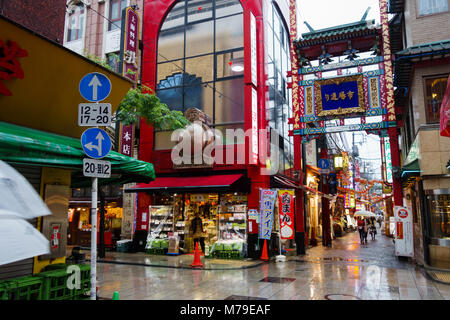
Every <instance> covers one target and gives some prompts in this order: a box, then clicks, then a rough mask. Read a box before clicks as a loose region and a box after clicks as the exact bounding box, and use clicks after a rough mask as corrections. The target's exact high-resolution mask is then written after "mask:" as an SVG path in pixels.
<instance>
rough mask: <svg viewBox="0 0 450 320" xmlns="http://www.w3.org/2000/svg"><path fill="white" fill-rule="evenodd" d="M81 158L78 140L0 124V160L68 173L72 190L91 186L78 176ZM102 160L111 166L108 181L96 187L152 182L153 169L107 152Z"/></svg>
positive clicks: (128, 158)
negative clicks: (57, 169)
mask: <svg viewBox="0 0 450 320" xmlns="http://www.w3.org/2000/svg"><path fill="white" fill-rule="evenodd" d="M86 157H87V156H86V155H85V154H84V152H83V149H82V147H81V142H80V140H79V139H75V138H70V137H65V136H61V135H57V134H53V133H48V132H44V131H39V130H35V129H29V128H25V127H22V126H17V125H13V124H10V123H6V122H1V121H0V159H2V160H4V161H7V162H11V163H17V164H24V165H36V166H42V167H53V168H62V169H71V170H72V179H71V180H72V184H71V187H72V188H78V187H89V186H91V178H88V177H84V176H83V173H82V167H83V158H86ZM102 160H106V161H109V162H111V167H112V171H111V178H109V179H103V178H101V179H99V180H98V183H99V185H106V184H125V183H131V182H150V181H152V180H154V179H155V171H154V169H153V165H152V164H151V163H148V162H144V161H140V160H136V159H134V158H131V157H128V156H125V155H122V154H120V153H117V152H114V151H111V152H110V153H109V154H108V155H107V156H106V157H104V158H103V159H102Z"/></svg>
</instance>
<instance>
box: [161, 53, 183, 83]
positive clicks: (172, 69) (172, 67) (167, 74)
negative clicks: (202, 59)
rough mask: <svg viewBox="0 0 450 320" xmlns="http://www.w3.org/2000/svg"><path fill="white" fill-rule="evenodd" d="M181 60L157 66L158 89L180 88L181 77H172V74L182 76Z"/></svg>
mask: <svg viewBox="0 0 450 320" xmlns="http://www.w3.org/2000/svg"><path fill="white" fill-rule="evenodd" d="M183 64H184V61H183V60H176V61H173V62H166V63H160V64H158V75H157V79H158V80H157V81H158V88H162V89H163V88H171V87H176V86H182V85H183V82H182V81H181V80H182V77H178V78H177V77H172V76H173V75H174V74H180V75H181V74H182V73H183V72H184V69H183Z"/></svg>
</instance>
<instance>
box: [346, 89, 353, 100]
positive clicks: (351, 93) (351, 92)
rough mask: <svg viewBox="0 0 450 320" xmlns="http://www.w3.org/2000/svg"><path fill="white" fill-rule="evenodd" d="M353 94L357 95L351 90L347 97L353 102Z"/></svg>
mask: <svg viewBox="0 0 450 320" xmlns="http://www.w3.org/2000/svg"><path fill="white" fill-rule="evenodd" d="M353 94H355V93H354V92H353V91H351V90H349V91H348V92H347V96H348V98H349V99H350V100H352V98H353Z"/></svg>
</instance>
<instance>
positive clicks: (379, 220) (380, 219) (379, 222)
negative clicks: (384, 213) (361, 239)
mask: <svg viewBox="0 0 450 320" xmlns="http://www.w3.org/2000/svg"><path fill="white" fill-rule="evenodd" d="M382 220H383V219H382V218H381V216H379V217H378V220H377V222H378V228H381V221H382Z"/></svg>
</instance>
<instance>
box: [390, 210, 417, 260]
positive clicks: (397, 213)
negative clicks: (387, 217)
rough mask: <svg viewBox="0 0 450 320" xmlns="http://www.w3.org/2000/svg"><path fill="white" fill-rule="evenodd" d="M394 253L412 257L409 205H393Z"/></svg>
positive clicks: (412, 246)
mask: <svg viewBox="0 0 450 320" xmlns="http://www.w3.org/2000/svg"><path fill="white" fill-rule="evenodd" d="M394 217H395V233H394V235H395V255H397V256H402V257H414V242H413V223H412V214H411V208H410V207H401V206H395V207H394Z"/></svg>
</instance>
